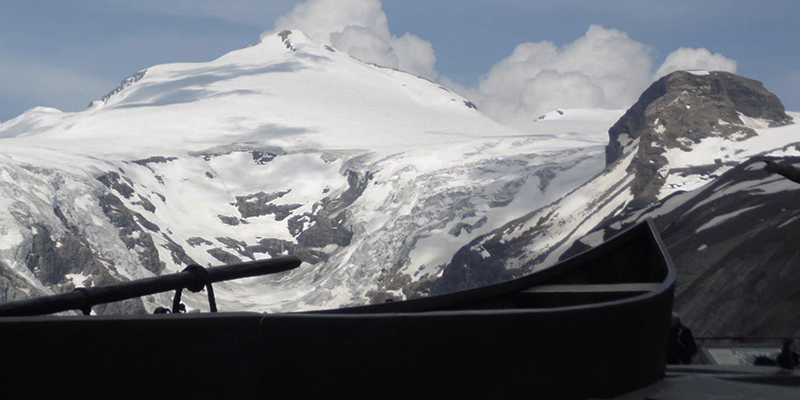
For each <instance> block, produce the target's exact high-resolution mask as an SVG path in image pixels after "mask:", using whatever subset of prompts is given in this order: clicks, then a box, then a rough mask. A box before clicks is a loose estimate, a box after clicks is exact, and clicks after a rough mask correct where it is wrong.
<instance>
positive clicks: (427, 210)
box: [0, 31, 618, 313]
mask: <svg viewBox="0 0 800 400" xmlns="http://www.w3.org/2000/svg"><path fill="white" fill-rule="evenodd" d="M600 115H601V118H605V119H607V120H608V121H613V119H615V118H617V117H618V113H616V112H612V113H610V115H611V116H610V117H609V116H608V115H609V113H607V112H606V113H602V112H601V113H600ZM567 125H569V124H567ZM566 129H570V128H569V126H567V128H566ZM556 133H558V132H556ZM589 133H593V134H594V135H595V136H597V135H602V134H603V129H602V128H598V129H597V130H596V131H595V132H589ZM0 138H2V139H0V140H2V150H0V152H2V154H3V157H2V159H0V201H2V203H3V204H2V209H3V210H4V212H3V213H2V214H0V232H2V240H1V241H0V262H1V263H2V267H0V271H2V272H0V299H1V300H2V301H10V300H15V299H20V298H23V297H28V296H35V295H40V294H49V293H54V292H63V291H68V290H72V288H74V287H80V286H89V285H99V284H105V283H109V282H115V281H120V280H128V279H136V278H142V277H148V276H153V275H158V274H164V273H170V272H175V271H179V270H181V269H183V268H185V267H186V266H187V265H189V264H193V263H197V264H200V265H204V266H206V265H219V264H228V263H235V262H239V261H246V260H252V259H262V258H267V257H274V256H278V255H287V254H291V255H297V256H298V257H300V258H301V259H302V260H303V261H304V264H303V266H301V267H300V268H299V269H297V270H295V271H292V272H290V273H286V274H283V275H280V276H276V277H265V278H258V279H250V280H246V281H243V282H236V283H229V284H225V285H220V287H219V289H217V298H218V303H219V304H220V309H223V310H261V311H278V310H300V309H312V308H329V307H338V306H342V305H347V304H364V303H370V302H375V301H384V300H386V299H389V298H393V299H402V298H406V297H407V296H409V295H412V294H416V293H417V292H418V291H419V290H417V289H416V287H417V286H419V285H423V284H425V283H426V282H431V281H433V280H435V279H436V277H438V275H439V274H440V273H441V269H442V267H443V266H444V265H445V264H447V262H448V261H449V260H450V258H451V257H452V254H453V253H455V251H456V250H457V249H458V248H460V247H461V246H463V245H465V244H466V243H468V242H469V241H470V240H472V239H474V238H475V237H477V236H479V235H481V234H484V233H487V232H490V231H491V230H493V229H496V228H497V227H499V226H501V225H502V224H503V223H505V222H507V221H508V220H510V219H513V218H517V217H520V216H522V215H524V214H525V213H527V212H529V210H531V209H536V208H538V207H541V206H542V205H544V204H547V203H550V202H552V201H554V200H556V199H557V198H558V197H559V196H560V195H561V194H563V193H564V192H565V191H568V190H569V189H571V188H573V187H575V186H577V185H579V184H581V183H583V182H584V181H585V180H587V179H589V178H590V177H591V171H594V170H596V169H598V168H600V167H601V166H602V160H603V158H602V156H603V147H602V145H603V143H601V142H600V141H594V142H593V141H591V140H586V139H585V138H580V137H575V136H574V135H573V136H572V137H560V136H559V135H554V134H548V135H535V134H523V133H520V132H518V131H516V130H512V129H510V128H507V127H504V126H503V125H500V124H498V123H496V122H494V121H492V120H490V119H488V118H486V117H484V116H483V115H482V114H481V113H480V112H478V110H477V109H476V107H475V105H474V104H472V103H471V102H470V101H469V100H467V99H465V98H463V97H461V96H459V95H457V94H455V93H453V92H451V91H450V90H448V89H446V88H445V87H443V86H441V85H438V84H436V83H433V82H431V81H428V80H426V79H423V78H420V77H417V76H415V75H411V74H408V73H404V72H400V71H396V70H392V69H387V68H381V67H378V66H375V65H371V64H367V63H363V62H361V61H359V60H356V59H354V58H352V57H350V56H349V55H347V54H346V53H343V52H340V51H337V50H336V49H334V48H332V47H329V46H324V45H320V44H318V43H315V42H314V41H312V40H311V39H309V38H308V37H307V36H306V35H304V34H303V33H302V32H299V31H281V32H277V33H275V34H273V35H270V36H267V37H265V38H264V39H263V40H262V41H261V42H259V43H258V44H255V45H253V46H250V47H248V48H245V49H241V50H237V51H233V52H231V53H229V54H226V55H224V56H222V57H220V58H218V59H216V60H213V61H210V62H205V63H185V64H167V65H158V66H154V67H151V68H148V69H146V70H143V71H140V72H138V73H136V74H134V75H133V76H132V77H130V78H128V79H125V80H124V81H123V82H122V84H121V85H120V87H118V88H117V89H115V90H113V91H112V92H111V93H109V94H108V95H107V96H105V97H104V98H103V99H102V100H99V101H95V102H93V103H92V104H91V105H90V106H89V108H88V109H87V110H85V111H82V112H76V113H62V112H60V111H58V110H54V109H48V108H34V109H31V110H28V111H26V112H25V113H23V114H22V115H20V116H18V117H17V118H14V119H12V120H9V121H6V122H4V123H3V124H2V125H0ZM198 299H199V300H195V299H193V298H192V297H191V296H190V297H187V298H186V302H187V306H188V307H189V308H200V307H202V306H203V305H204V301H203V300H202V298H198ZM169 301H170V300H169V298H168V296H167V295H164V296H163V297H158V296H152V297H146V298H144V299H142V300H135V301H131V302H127V303H121V304H111V305H108V306H106V307H96V308H95V309H94V311H95V312H96V313H107V312H131V311H140V312H143V311H152V310H153V309H154V308H155V307H157V306H161V305H164V304H168V303H169Z"/></svg>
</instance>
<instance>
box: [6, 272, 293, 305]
mask: <svg viewBox="0 0 800 400" xmlns="http://www.w3.org/2000/svg"><path fill="white" fill-rule="evenodd" d="M300 263H301V261H300V259H298V258H297V257H280V258H272V259H268V260H259V261H251V262H246V263H241V264H234V265H226V266H218V267H210V268H206V271H207V272H208V275H207V278H206V279H207V280H208V282H205V281H202V279H203V278H202V277H200V276H198V274H197V273H193V272H191V271H183V272H179V273H176V274H170V275H163V276H156V277H152V278H145V279H138V280H135V281H128V282H120V283H115V284H111V285H105V286H97V287H88V288H78V289H76V290H74V291H72V292H69V293H63V294H57V295H52V296H43V297H37V298H33V299H28V300H21V301H16V302H12V303H6V304H0V317H21V316H32V315H45V314H53V313H57V312H63V311H69V310H85V309H87V308H91V307H93V306H95V305H97V304H104V303H112V302H115V301H122V300H127V299H131V298H134V297H141V296H147V295H150V294H155V293H161V292H168V291H172V290H178V289H183V288H188V287H191V286H197V285H200V286H205V285H206V284H207V283H215V282H223V281H228V280H232V279H240V278H247V277H253V276H261V275H268V274H274V273H278V272H283V271H289V270H292V269H294V268H297V267H298V266H300Z"/></svg>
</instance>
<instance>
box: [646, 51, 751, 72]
mask: <svg viewBox="0 0 800 400" xmlns="http://www.w3.org/2000/svg"><path fill="white" fill-rule="evenodd" d="M687 69H702V70H706V71H727V72H733V73H736V61H734V60H731V59H730V58H727V57H725V56H723V55H722V54H720V53H711V52H710V51H708V50H707V49H704V48H701V49H690V48H686V47H681V48H679V49H678V50H675V51H673V52H672V53H669V54H668V55H667V58H666V59H664V63H663V64H661V66H660V67H659V68H658V70H657V71H656V73H655V75H653V78H654V79H658V78H660V77H662V76H664V75H667V74H669V73H670V72H675V71H680V70H687Z"/></svg>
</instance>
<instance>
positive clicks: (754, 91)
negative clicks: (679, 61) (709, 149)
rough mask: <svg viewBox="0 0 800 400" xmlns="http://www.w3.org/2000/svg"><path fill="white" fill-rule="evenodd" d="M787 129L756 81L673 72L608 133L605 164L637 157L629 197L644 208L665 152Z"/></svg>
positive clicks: (659, 180)
mask: <svg viewBox="0 0 800 400" xmlns="http://www.w3.org/2000/svg"><path fill="white" fill-rule="evenodd" d="M791 123H792V117H790V116H789V115H787V114H786V112H785V109H784V107H783V104H782V103H781V101H780V99H778V97H777V96H775V95H774V94H773V93H771V92H769V91H768V90H767V89H765V88H764V86H763V84H762V83H761V82H759V81H756V80H752V79H748V78H744V77H741V76H739V75H736V74H732V73H729V72H722V71H676V72H673V73H671V74H669V75H666V76H664V77H662V78H661V79H659V80H658V81H656V82H654V83H653V84H652V85H651V86H650V87H649V88H648V89H647V90H645V91H644V93H642V95H641V97H640V98H639V100H638V101H637V102H636V103H635V104H634V105H633V106H632V107H631V108H630V109H628V111H627V112H626V113H625V114H624V115H623V116H622V118H620V119H619V120H618V121H617V122H616V123H615V124H614V126H612V127H611V129H609V131H608V134H609V144H608V146H606V164H607V165H610V164H612V163H614V162H616V161H617V160H619V159H621V158H623V156H624V155H625V154H628V153H630V152H631V151H637V155H636V159H635V160H634V162H633V163H632V164H631V167H630V168H629V170H630V171H631V172H633V173H634V174H635V175H636V180H635V181H634V185H633V194H634V195H635V196H636V197H642V199H640V200H641V201H642V202H648V201H650V200H653V198H654V196H656V195H657V194H658V192H659V191H660V189H661V187H662V186H663V184H664V179H665V174H664V173H661V172H660V170H662V169H663V168H665V167H666V166H667V164H668V160H667V158H666V156H665V154H666V153H667V151H668V150H671V149H673V150H679V151H682V152H690V151H692V149H693V148H694V147H695V146H696V145H697V144H699V143H700V142H701V141H703V140H706V139H709V138H718V139H720V140H725V141H730V142H737V141H742V140H746V139H748V138H751V137H753V136H756V135H757V132H756V129H759V128H766V127H777V126H783V125H788V124H791ZM637 143H638V147H637V146H636V144H637ZM708 163H709V164H711V163H712V161H711V160H709V162H708Z"/></svg>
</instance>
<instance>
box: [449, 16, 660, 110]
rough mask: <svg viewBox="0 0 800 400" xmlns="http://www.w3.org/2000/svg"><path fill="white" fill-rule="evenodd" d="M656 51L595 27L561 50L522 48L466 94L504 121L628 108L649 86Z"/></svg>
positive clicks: (545, 45) (549, 44)
mask: <svg viewBox="0 0 800 400" xmlns="http://www.w3.org/2000/svg"><path fill="white" fill-rule="evenodd" d="M652 53H653V50H652V49H651V48H650V47H649V46H647V45H645V44H643V43H640V42H637V41H635V40H633V39H631V38H629V37H628V35H627V34H625V33H624V32H622V31H619V30H616V29H606V28H603V27H602V26H599V25H592V26H590V27H589V29H588V30H587V31H586V33H585V34H584V35H583V36H581V37H580V38H578V39H577V40H575V41H574V42H572V43H570V44H568V45H566V46H563V47H561V48H559V47H558V46H556V45H555V44H553V43H552V42H548V41H542V42H536V43H522V44H520V45H518V46H517V47H516V48H515V49H514V51H513V52H512V54H511V55H510V56H508V57H507V58H505V59H503V60H502V61H500V62H499V63H498V64H496V65H495V66H494V67H492V69H491V71H490V72H489V73H488V74H487V75H486V76H485V77H483V78H482V79H481V80H480V83H479V85H478V88H477V89H473V90H467V91H466V92H464V93H462V94H465V95H467V96H469V97H471V98H473V99H474V101H475V102H476V103H477V104H478V106H479V108H480V109H482V110H483V111H484V112H485V113H486V114H488V115H489V116H491V117H493V118H495V119H497V120H500V121H504V122H513V121H517V120H530V119H531V118H536V117H537V116H539V115H541V114H542V113H544V112H547V111H548V110H551V109H553V108H578V107H594V108H627V107H628V106H630V105H631V104H633V102H634V101H636V99H637V98H638V96H639V94H640V93H641V90H642V89H643V88H644V87H646V86H647V85H648V84H649V83H650V80H651V71H652V65H653V56H652ZM462 90H463V88H462Z"/></svg>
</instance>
